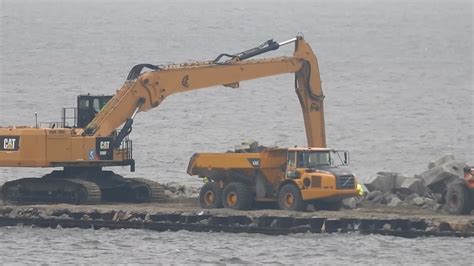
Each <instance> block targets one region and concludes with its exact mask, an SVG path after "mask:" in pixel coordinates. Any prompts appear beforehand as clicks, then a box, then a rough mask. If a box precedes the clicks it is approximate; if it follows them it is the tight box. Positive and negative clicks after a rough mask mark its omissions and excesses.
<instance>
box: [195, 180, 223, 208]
mask: <svg viewBox="0 0 474 266" xmlns="http://www.w3.org/2000/svg"><path fill="white" fill-rule="evenodd" d="M221 198H222V189H221V188H220V187H219V185H218V184H217V183H215V182H207V183H205V184H204V186H202V188H201V191H200V192H199V203H200V205H201V207H202V208H204V209H215V208H222V201H221Z"/></svg>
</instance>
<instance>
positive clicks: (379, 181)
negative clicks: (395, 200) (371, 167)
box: [365, 172, 397, 192]
mask: <svg viewBox="0 0 474 266" xmlns="http://www.w3.org/2000/svg"><path fill="white" fill-rule="evenodd" d="M396 183H397V173H392V172H378V173H377V176H375V177H369V178H368V179H367V180H366V181H365V186H366V187H367V188H368V189H369V190H370V191H375V190H378V191H382V192H391V191H392V190H393V188H395V186H396Z"/></svg>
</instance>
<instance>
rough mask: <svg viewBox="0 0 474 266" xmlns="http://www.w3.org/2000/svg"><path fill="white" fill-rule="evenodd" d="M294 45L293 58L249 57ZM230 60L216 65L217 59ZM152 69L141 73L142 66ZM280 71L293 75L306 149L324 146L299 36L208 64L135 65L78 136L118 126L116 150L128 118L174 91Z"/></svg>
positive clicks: (309, 60) (313, 72) (318, 101)
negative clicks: (303, 127) (302, 120)
mask: <svg viewBox="0 0 474 266" xmlns="http://www.w3.org/2000/svg"><path fill="white" fill-rule="evenodd" d="M292 42H295V51H294V53H293V55H292V56H286V57H274V58H266V59H250V60H246V59H248V58H251V57H253V56H256V55H259V54H262V53H265V52H268V51H271V50H276V49H278V48H279V47H280V46H282V45H285V44H288V43H292ZM224 57H230V59H229V60H227V61H224V62H220V61H221V59H222V58H224ZM145 67H147V68H150V69H152V70H153V71H149V72H144V73H141V71H142V69H143V68H145ZM285 73H295V76H296V79H295V86H296V93H297V95H298V98H299V102H300V104H301V108H302V111H303V117H304V123H305V129H306V136H307V141H308V146H309V147H326V137H325V128H324V113H323V112H324V109H323V99H324V96H323V93H322V89H321V81H320V75H319V68H318V62H317V58H316V56H315V55H314V53H313V51H312V49H311V47H310V46H309V45H308V43H306V42H305V40H304V39H303V38H302V37H297V38H294V39H292V40H289V41H286V42H282V43H276V42H274V41H272V40H270V41H267V42H266V43H264V44H262V45H261V46H259V47H256V48H253V49H250V50H247V51H244V52H241V53H239V54H235V55H228V54H221V55H219V56H218V57H217V58H216V59H215V60H213V61H208V62H199V63H190V64H180V65H169V66H167V67H162V68H161V67H158V66H154V65H150V64H142V65H137V66H135V67H134V68H132V70H131V71H130V74H129V75H128V78H127V81H125V83H124V85H123V86H122V87H121V88H120V89H119V90H118V91H117V93H116V94H115V95H114V97H113V98H112V99H111V100H110V101H109V102H108V103H107V105H106V106H104V108H103V109H102V110H101V111H100V112H99V113H98V114H97V116H96V117H95V118H94V119H93V120H92V121H91V122H90V123H89V125H87V127H86V128H85V129H84V131H80V132H79V133H81V134H83V135H89V136H96V137H101V136H102V137H103V136H110V135H112V134H113V132H115V131H116V130H117V129H118V128H119V127H120V126H121V125H124V126H123V127H122V129H121V131H120V132H119V133H118V134H117V135H116V137H115V138H116V141H114V143H115V146H118V145H119V144H120V142H121V140H122V139H123V138H124V137H125V136H126V135H128V134H129V133H130V131H131V126H132V123H133V118H134V117H135V115H136V114H137V113H139V112H146V111H149V110H150V109H152V108H156V107H158V106H159V105H160V104H161V103H162V102H163V100H164V99H165V98H166V97H168V96H170V95H172V94H175V93H181V92H188V91H193V90H197V89H201V88H207V87H212V86H217V85H223V86H227V87H233V88H237V87H238V86H239V82H240V81H245V80H252V79H258V78H263V77H268V76H274V75H280V74H285Z"/></svg>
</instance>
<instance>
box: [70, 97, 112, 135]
mask: <svg viewBox="0 0 474 266" xmlns="http://www.w3.org/2000/svg"><path fill="white" fill-rule="evenodd" d="M111 98H112V96H111V95H90V94H87V95H79V96H77V127H79V128H84V127H86V126H87V125H88V124H89V123H90V122H91V121H92V119H94V117H95V115H96V114H97V113H98V112H100V110H101V109H102V108H103V107H104V106H105V105H106V104H107V102H108V101H109V100H110V99H111Z"/></svg>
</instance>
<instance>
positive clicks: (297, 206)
mask: <svg viewBox="0 0 474 266" xmlns="http://www.w3.org/2000/svg"><path fill="white" fill-rule="evenodd" d="M278 205H279V206H280V209H282V210H289V211H305V210H306V208H307V207H308V205H307V203H306V202H304V201H303V198H302V197H301V192H300V190H299V189H298V188H297V187H296V186H295V185H293V184H286V185H284V186H283V187H282V188H281V189H280V193H278Z"/></svg>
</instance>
